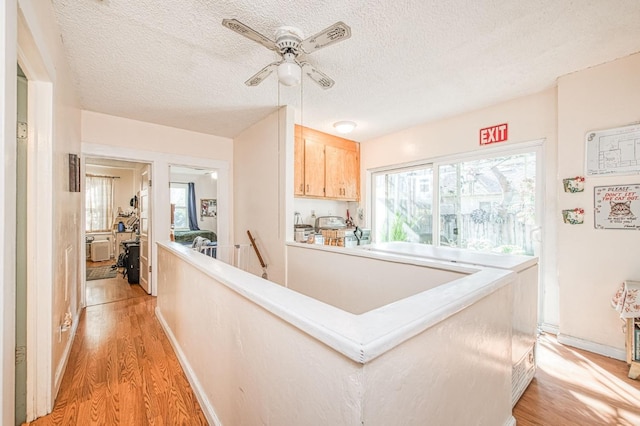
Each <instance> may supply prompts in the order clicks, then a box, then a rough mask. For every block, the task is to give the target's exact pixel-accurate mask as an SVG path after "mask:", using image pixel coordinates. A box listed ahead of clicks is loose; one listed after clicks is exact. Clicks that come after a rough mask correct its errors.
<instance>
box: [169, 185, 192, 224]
mask: <svg viewBox="0 0 640 426" xmlns="http://www.w3.org/2000/svg"><path fill="white" fill-rule="evenodd" d="M169 188H170V191H171V195H170V197H171V204H172V205H173V206H174V209H175V210H174V213H173V227H174V228H175V229H189V216H188V214H187V184H186V183H175V182H171V184H170V185H169Z"/></svg>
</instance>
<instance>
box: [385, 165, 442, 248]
mask: <svg viewBox="0 0 640 426" xmlns="http://www.w3.org/2000/svg"><path fill="white" fill-rule="evenodd" d="M374 184H375V194H376V198H375V203H376V205H375V211H376V214H375V229H376V239H377V241H412V242H419V243H427V244H430V243H431V239H432V234H433V230H432V217H433V213H432V210H431V206H432V203H433V173H432V169H431V167H430V166H424V167H419V168H414V169H408V170H400V171H390V172H387V173H380V174H377V175H376V176H375V178H374Z"/></svg>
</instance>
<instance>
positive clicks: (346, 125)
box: [333, 121, 356, 134]
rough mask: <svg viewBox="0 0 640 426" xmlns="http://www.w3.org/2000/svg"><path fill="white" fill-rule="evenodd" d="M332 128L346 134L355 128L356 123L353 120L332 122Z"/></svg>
mask: <svg viewBox="0 0 640 426" xmlns="http://www.w3.org/2000/svg"><path fill="white" fill-rule="evenodd" d="M333 128H334V129H336V132H338V133H342V134H347V133H351V132H353V130H354V129H355V128H356V123H354V122H353V121H337V122H335V123H333Z"/></svg>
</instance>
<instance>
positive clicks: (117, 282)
mask: <svg viewBox="0 0 640 426" xmlns="http://www.w3.org/2000/svg"><path fill="white" fill-rule="evenodd" d="M113 264H115V260H113V259H111V260H105V261H103V262H91V261H87V268H89V267H95V266H103V265H113ZM145 294H147V293H146V292H145V291H144V290H143V289H142V287H140V286H139V285H138V284H129V281H127V279H126V278H123V277H122V268H120V269H119V272H118V274H117V275H116V277H115V278H107V279H103V280H91V281H87V284H86V293H85V295H86V303H87V306H94V305H99V304H102V303H111V302H115V301H118V300H125V299H130V298H132V297H139V296H142V295H145Z"/></svg>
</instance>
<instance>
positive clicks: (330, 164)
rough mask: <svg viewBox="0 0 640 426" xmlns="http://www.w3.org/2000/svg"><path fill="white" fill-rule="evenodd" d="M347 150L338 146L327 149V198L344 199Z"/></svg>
mask: <svg viewBox="0 0 640 426" xmlns="http://www.w3.org/2000/svg"><path fill="white" fill-rule="evenodd" d="M344 155H345V150H344V149H341V148H338V147H336V146H331V145H327V146H326V147H325V164H326V171H325V184H326V189H325V193H326V196H327V198H344V195H343V192H344V185H345V180H344V179H345V170H344V166H345V162H344Z"/></svg>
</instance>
